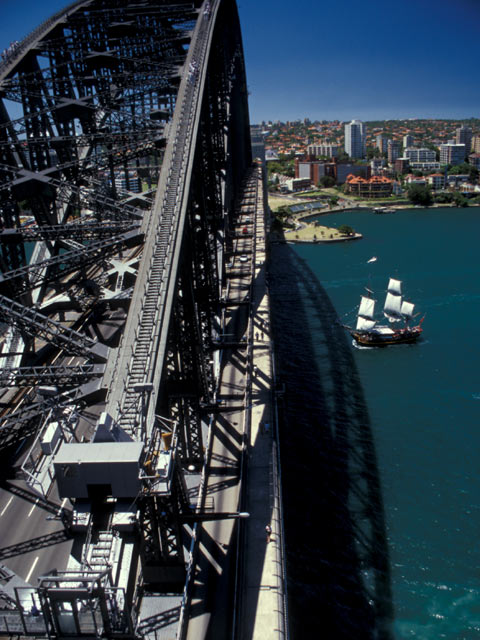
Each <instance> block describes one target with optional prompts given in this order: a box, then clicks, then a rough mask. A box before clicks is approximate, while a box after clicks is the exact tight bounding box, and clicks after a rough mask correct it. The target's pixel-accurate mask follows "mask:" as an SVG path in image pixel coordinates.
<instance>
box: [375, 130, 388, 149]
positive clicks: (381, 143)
mask: <svg viewBox="0 0 480 640" xmlns="http://www.w3.org/2000/svg"><path fill="white" fill-rule="evenodd" d="M387 142H388V138H386V137H385V136H384V135H383V133H379V134H378V135H377V136H375V146H376V147H377V149H380V153H387Z"/></svg>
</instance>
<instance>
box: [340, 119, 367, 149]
mask: <svg viewBox="0 0 480 640" xmlns="http://www.w3.org/2000/svg"><path fill="white" fill-rule="evenodd" d="M366 138H367V127H366V126H365V123H363V122H362V121H361V120H352V121H351V122H349V123H348V124H346V125H345V153H348V155H349V156H350V158H364V157H365V155H366V154H367V150H366Z"/></svg>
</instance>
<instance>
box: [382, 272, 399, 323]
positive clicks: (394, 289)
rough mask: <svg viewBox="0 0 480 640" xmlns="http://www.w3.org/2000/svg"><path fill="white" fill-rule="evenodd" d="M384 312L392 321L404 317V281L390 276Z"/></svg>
mask: <svg viewBox="0 0 480 640" xmlns="http://www.w3.org/2000/svg"><path fill="white" fill-rule="evenodd" d="M383 313H384V314H385V317H386V318H388V319H389V321H390V322H398V321H399V320H401V319H402V315H401V313H402V282H401V280H395V278H390V280H389V282H388V292H387V297H386V298H385V304H384V306H383Z"/></svg>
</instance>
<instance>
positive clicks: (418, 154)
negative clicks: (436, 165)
mask: <svg viewBox="0 0 480 640" xmlns="http://www.w3.org/2000/svg"><path fill="white" fill-rule="evenodd" d="M403 155H404V156H405V157H406V158H408V159H409V160H410V161H411V162H435V160H436V159H437V154H436V153H435V151H434V150H433V149H426V148H424V147H421V148H419V147H407V148H406V149H405V150H404V152H403Z"/></svg>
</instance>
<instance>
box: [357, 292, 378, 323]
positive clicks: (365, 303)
mask: <svg viewBox="0 0 480 640" xmlns="http://www.w3.org/2000/svg"><path fill="white" fill-rule="evenodd" d="M374 313H375V300H374V299H373V298H367V297H366V296H361V298H360V307H359V309H358V315H359V316H363V317H364V318H370V320H373V315H374Z"/></svg>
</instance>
